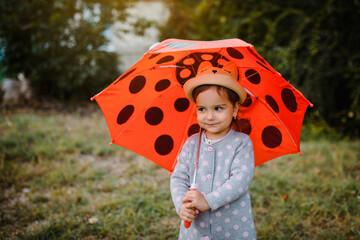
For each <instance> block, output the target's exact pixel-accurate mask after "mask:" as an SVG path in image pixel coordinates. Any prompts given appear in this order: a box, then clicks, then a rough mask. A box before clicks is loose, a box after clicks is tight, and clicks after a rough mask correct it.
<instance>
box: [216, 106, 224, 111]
mask: <svg viewBox="0 0 360 240" xmlns="http://www.w3.org/2000/svg"><path fill="white" fill-rule="evenodd" d="M222 109H223V108H222V107H216V108H215V111H221V110H222Z"/></svg>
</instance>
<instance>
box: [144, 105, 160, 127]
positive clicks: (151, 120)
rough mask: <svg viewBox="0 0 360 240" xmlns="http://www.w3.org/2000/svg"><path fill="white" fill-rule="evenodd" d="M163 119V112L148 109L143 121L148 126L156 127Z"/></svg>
mask: <svg viewBox="0 0 360 240" xmlns="http://www.w3.org/2000/svg"><path fill="white" fill-rule="evenodd" d="M163 119H164V113H163V111H162V110H161V109H160V108H158V107H152V108H149V109H148V110H147V111H146V113H145V120H146V122H147V123H148V124H150V125H153V126H154V125H158V124H160V123H161V122H162V120H163Z"/></svg>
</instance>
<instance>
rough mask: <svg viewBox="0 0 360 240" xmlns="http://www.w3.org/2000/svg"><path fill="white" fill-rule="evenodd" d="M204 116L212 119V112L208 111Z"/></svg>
mask: <svg viewBox="0 0 360 240" xmlns="http://www.w3.org/2000/svg"><path fill="white" fill-rule="evenodd" d="M206 118H207V119H208V120H212V119H214V114H213V113H212V112H211V111H209V112H208V113H207V115H206Z"/></svg>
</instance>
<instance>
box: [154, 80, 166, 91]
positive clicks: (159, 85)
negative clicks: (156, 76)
mask: <svg viewBox="0 0 360 240" xmlns="http://www.w3.org/2000/svg"><path fill="white" fill-rule="evenodd" d="M169 86H170V80H168V79H163V80H160V81H158V82H157V83H156V85H155V90H156V91H157V92H161V91H164V90H165V89H167V88H168V87H169Z"/></svg>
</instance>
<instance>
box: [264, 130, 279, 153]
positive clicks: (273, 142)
mask: <svg viewBox="0 0 360 240" xmlns="http://www.w3.org/2000/svg"><path fill="white" fill-rule="evenodd" d="M261 140H262V142H263V144H264V145H265V146H266V147H268V148H276V147H278V146H280V144H281V142H282V134H281V132H280V130H279V129H278V128H277V127H274V126H268V127H266V128H264V130H263V131H262V133H261Z"/></svg>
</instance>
